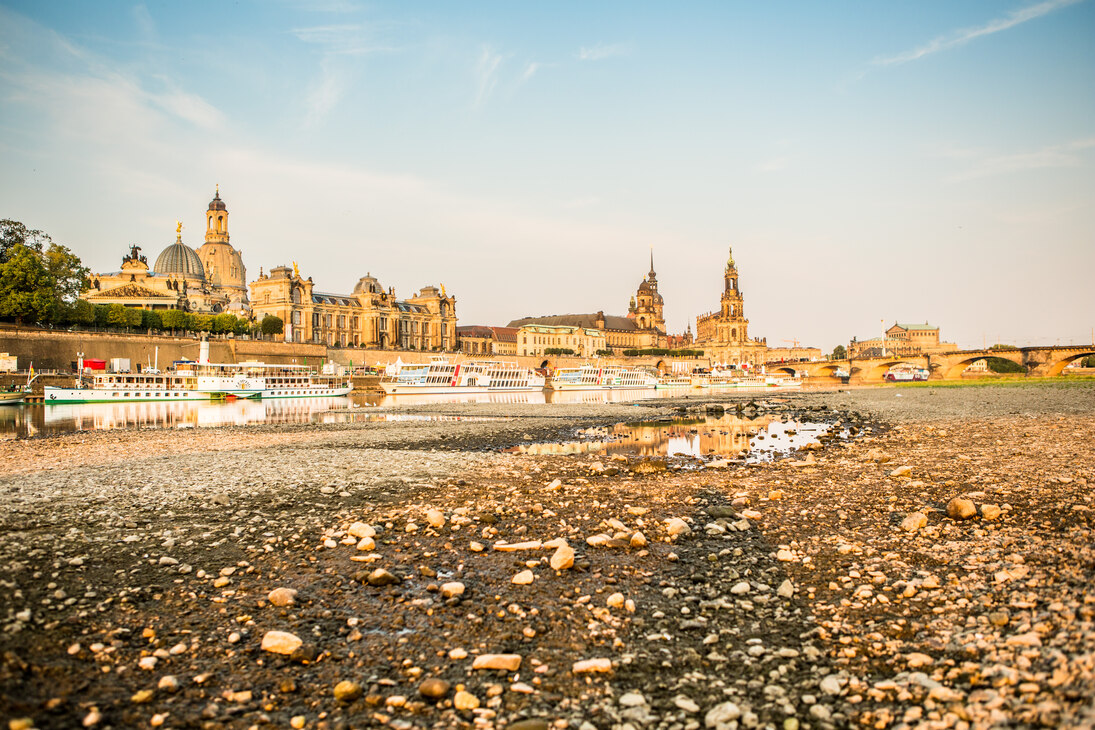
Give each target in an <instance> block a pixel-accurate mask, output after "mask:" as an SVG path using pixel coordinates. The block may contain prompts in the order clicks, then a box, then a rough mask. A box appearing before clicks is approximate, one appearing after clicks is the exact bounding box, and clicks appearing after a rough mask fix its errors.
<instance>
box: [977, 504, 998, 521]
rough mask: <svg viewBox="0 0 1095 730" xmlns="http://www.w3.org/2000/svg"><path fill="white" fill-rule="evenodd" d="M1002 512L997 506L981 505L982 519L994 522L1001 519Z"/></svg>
mask: <svg viewBox="0 0 1095 730" xmlns="http://www.w3.org/2000/svg"><path fill="white" fill-rule="evenodd" d="M1000 515H1001V510H1000V508H999V507H997V506H996V505H995V504H983V505H981V517H982V518H983V519H986V520H988V521H989V522H992V521H994V520H998V519H1000Z"/></svg>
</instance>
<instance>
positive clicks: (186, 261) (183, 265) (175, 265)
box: [152, 239, 205, 281]
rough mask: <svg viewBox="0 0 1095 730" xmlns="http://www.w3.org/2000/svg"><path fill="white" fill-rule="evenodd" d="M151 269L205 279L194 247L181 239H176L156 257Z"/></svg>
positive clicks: (162, 272) (161, 272)
mask: <svg viewBox="0 0 1095 730" xmlns="http://www.w3.org/2000/svg"><path fill="white" fill-rule="evenodd" d="M152 270H153V271H155V272H157V273H160V274H181V275H182V276H186V277H190V278H194V279H201V280H203V281H204V280H205V267H203V266H202V260H201V259H200V258H199V257H198V254H197V252H195V251H194V249H192V248H190V247H189V246H187V245H186V244H185V243H183V242H182V240H181V239H179V240H176V241H175V243H173V244H171V245H170V246H168V247H167V248H165V249H164V250H163V251H161V252H160V255H159V256H157V257H156V264H155V265H154V266H153V267H152Z"/></svg>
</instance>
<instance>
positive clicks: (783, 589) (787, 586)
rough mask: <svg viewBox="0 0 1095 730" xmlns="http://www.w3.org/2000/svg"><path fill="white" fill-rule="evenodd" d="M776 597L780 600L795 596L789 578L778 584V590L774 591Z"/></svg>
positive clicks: (792, 584)
mask: <svg viewBox="0 0 1095 730" xmlns="http://www.w3.org/2000/svg"><path fill="white" fill-rule="evenodd" d="M776 595H778V596H779V597H780V598H790V597H791V596H793V595H795V584H794V583H792V582H791V579H790V578H787V579H786V580H784V581H783V582H782V583H780V584H779V588H777V589H776Z"/></svg>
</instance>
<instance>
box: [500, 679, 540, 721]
mask: <svg viewBox="0 0 1095 730" xmlns="http://www.w3.org/2000/svg"><path fill="white" fill-rule="evenodd" d="M514 686H516V685H514ZM549 727H550V725H548V722H547V720H537V719H535V718H530V719H528V720H518V721H517V722H511V723H510V724H509V725H506V730H548V728H549Z"/></svg>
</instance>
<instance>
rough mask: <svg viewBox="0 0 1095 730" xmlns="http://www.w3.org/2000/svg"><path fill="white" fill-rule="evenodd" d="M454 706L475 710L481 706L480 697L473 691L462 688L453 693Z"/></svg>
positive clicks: (460, 708) (458, 708)
mask: <svg viewBox="0 0 1095 730" xmlns="http://www.w3.org/2000/svg"><path fill="white" fill-rule="evenodd" d="M452 706H453V707H455V708H456V709H457V710H474V709H476V708H478V707H479V698H478V697H476V696H475V695H473V694H472V693H471V692H466V691H464V690H460V691H459V692H457V693H456V694H455V695H453V698H452Z"/></svg>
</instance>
